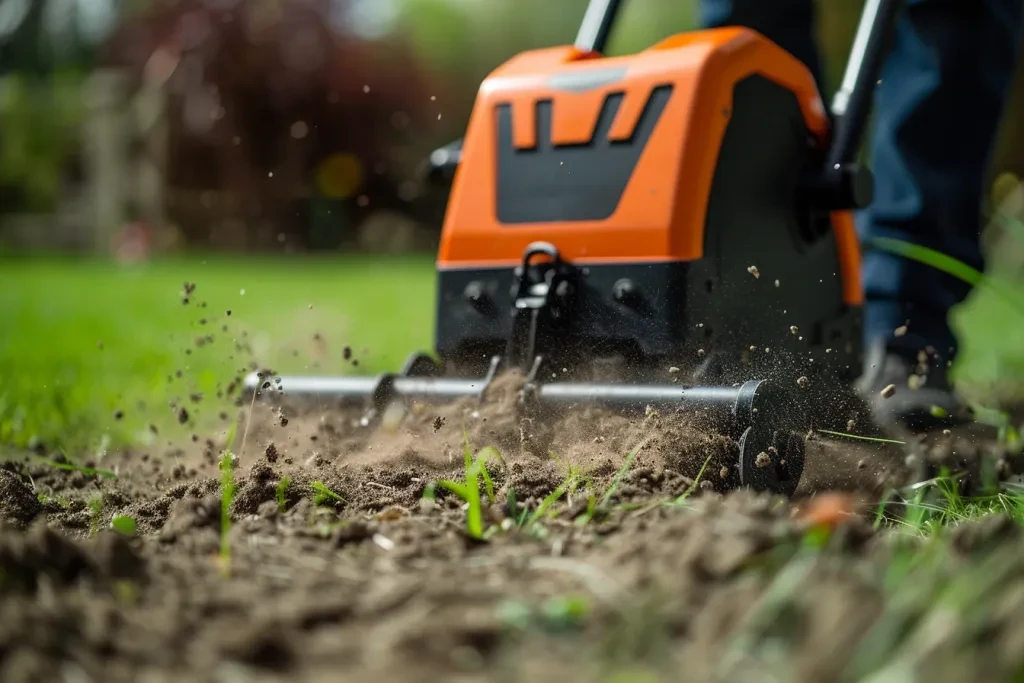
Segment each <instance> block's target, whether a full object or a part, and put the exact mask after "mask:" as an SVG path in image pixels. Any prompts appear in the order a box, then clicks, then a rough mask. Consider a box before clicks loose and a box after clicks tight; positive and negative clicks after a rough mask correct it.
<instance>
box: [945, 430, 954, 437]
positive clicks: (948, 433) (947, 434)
mask: <svg viewBox="0 0 1024 683" xmlns="http://www.w3.org/2000/svg"><path fill="white" fill-rule="evenodd" d="M952 433H953V432H951V431H949V430H948V429H943V430H942V435H943V436H949V435H950V434H952Z"/></svg>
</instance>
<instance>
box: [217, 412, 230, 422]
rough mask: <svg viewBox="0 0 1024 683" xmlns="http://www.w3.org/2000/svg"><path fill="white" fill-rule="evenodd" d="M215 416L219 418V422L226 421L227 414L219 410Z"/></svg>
mask: <svg viewBox="0 0 1024 683" xmlns="http://www.w3.org/2000/svg"><path fill="white" fill-rule="evenodd" d="M217 417H218V418H220V421H221V422H227V421H228V414H227V413H225V412H224V411H223V410H222V411H220V412H219V413H217Z"/></svg>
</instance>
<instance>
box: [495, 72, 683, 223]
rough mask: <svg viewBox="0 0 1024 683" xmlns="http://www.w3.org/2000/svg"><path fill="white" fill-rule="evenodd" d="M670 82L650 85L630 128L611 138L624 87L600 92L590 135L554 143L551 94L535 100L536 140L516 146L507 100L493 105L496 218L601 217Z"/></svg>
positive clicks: (613, 203) (618, 194)
mask: <svg viewBox="0 0 1024 683" xmlns="http://www.w3.org/2000/svg"><path fill="white" fill-rule="evenodd" d="M671 94H672V86H671V85H662V86H658V87H656V88H654V89H653V90H652V91H651V94H650V96H649V97H648V99H647V103H646V104H645V105H644V109H643V111H642V112H641V114H640V118H639V120H638V121H637V124H636V128H635V129H634V130H633V134H632V135H631V136H630V137H629V139H627V140H622V141H614V142H613V141H611V140H609V139H608V132H609V131H610V130H611V127H612V122H613V121H614V120H615V115H616V114H617V113H618V111H619V107H620V105H621V104H622V100H623V97H624V95H623V93H621V92H614V93H609V94H608V95H606V96H605V99H604V102H603V103H602V105H601V112H600V114H599V115H598V119H597V125H596V126H595V127H594V133H593V135H592V136H591V138H590V140H588V141H587V142H585V143H582V144H571V145H553V144H552V142H551V129H552V121H553V107H554V106H556V105H555V103H553V102H552V101H551V100H541V101H538V102H537V103H536V114H537V116H536V125H537V134H536V138H537V145H536V146H535V147H533V148H530V149H516V148H515V146H514V144H513V140H512V105H510V104H500V105H498V107H497V111H496V114H497V119H498V120H497V128H498V140H497V143H498V171H497V180H498V188H497V195H498V220H499V221H501V222H502V223H512V224H515V223H552V222H560V221H595V220H604V219H606V218H608V217H609V216H611V215H612V213H614V212H615V208H616V207H617V206H618V205H619V201H620V200H621V199H622V194H623V193H624V192H625V190H626V185H627V184H628V183H629V179H630V177H632V175H633V171H634V170H635V169H636V165H637V162H638V161H639V159H640V154H641V153H642V152H643V150H644V148H645V147H646V146H647V143H648V141H649V140H650V139H651V134H652V133H653V132H654V127H655V125H657V123H658V120H659V119H660V118H661V115H662V113H663V112H664V111H665V106H666V105H667V104H668V100H669V97H670V96H671Z"/></svg>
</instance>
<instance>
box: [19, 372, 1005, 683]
mask: <svg viewBox="0 0 1024 683" xmlns="http://www.w3.org/2000/svg"><path fill="white" fill-rule="evenodd" d="M518 386H519V385H518V381H517V380H516V378H515V377H509V378H505V379H503V380H501V381H500V382H499V383H497V384H496V385H495V386H494V387H493V389H492V391H491V392H490V393H489V394H488V397H487V400H486V401H485V403H483V404H482V405H478V404H476V403H473V402H471V401H463V402H457V403H454V404H452V405H448V406H442V407H436V406H418V407H415V408H414V409H411V410H409V411H408V412H404V413H403V412H394V411H389V412H387V413H386V414H385V415H384V416H381V420H380V422H379V423H373V422H371V423H369V424H364V423H363V418H364V417H365V415H364V414H363V413H360V412H353V411H341V410H333V409H332V410H326V409H320V408H317V409H312V408H307V409H300V408H299V407H295V406H284V407H283V408H276V407H272V406H268V405H263V404H260V403H257V404H256V405H255V406H254V407H253V408H252V409H251V412H250V410H249V406H244V407H243V411H244V416H243V419H242V420H241V423H240V425H241V428H240V433H239V434H236V441H235V446H234V451H235V452H236V453H237V456H236V457H235V458H233V459H232V458H231V457H230V455H229V456H228V457H227V458H224V457H222V453H223V452H224V451H225V450H226V449H227V447H228V444H227V443H226V442H225V439H226V435H225V434H218V435H213V436H211V437H210V438H209V439H200V440H199V441H198V442H197V443H192V442H188V443H187V444H185V445H183V446H182V447H181V448H178V449H175V450H173V451H171V452H168V453H150V454H143V453H122V454H119V455H117V456H109V457H108V459H106V460H105V461H104V462H102V463H86V464H87V465H95V466H100V467H103V468H105V469H112V470H114V471H115V472H116V473H117V476H116V477H105V476H102V475H101V474H90V473H83V472H80V471H67V470H64V469H58V468H55V467H53V466H52V465H53V463H52V462H45V461H44V460H45V459H43V458H39V457H36V456H31V457H25V458H14V459H13V460H10V461H8V462H5V463H4V464H3V465H2V468H0V525H2V526H0V593H2V596H0V615H2V618H0V680H3V681H9V682H11V683H15V682H18V683H20V682H23V681H24V682H28V681H101V680H102V681H147V682H152V683H156V682H160V681H178V680H190V681H217V682H221V681H264V680H280V679H285V678H286V679H287V680H295V681H348V680H351V681H373V680H396V681H397V680H401V681H438V680H444V681H477V680H480V681H483V680H493V681H505V680H509V681H510V680H531V681H566V680H572V681H620V682H624V681H656V680H688V681H719V680H721V681H737V680H755V678H756V680H769V679H768V678H764V677H763V676H764V675H767V673H769V672H773V673H774V674H777V673H778V670H777V667H776V665H777V664H778V662H777V661H776V660H778V658H779V657H780V656H782V655H780V654H779V653H780V652H782V653H784V654H786V662H787V664H786V666H788V667H789V668H788V669H787V670H786V673H785V675H784V676H782V677H781V678H775V679H771V680H787V681H808V682H810V681H814V682H815V683H821V682H827V681H839V680H844V679H843V678H842V677H841V675H842V674H843V671H844V667H846V665H847V664H848V663H849V662H850V661H851V660H852V657H853V655H854V648H853V645H854V644H856V643H857V642H859V641H860V640H861V639H862V638H863V637H864V636H865V635H866V634H868V633H869V632H870V630H871V628H872V626H873V625H874V624H875V623H876V620H877V619H878V617H879V614H880V613H881V611H882V609H883V605H884V602H885V587H884V585H883V583H882V582H881V581H877V580H873V579H872V570H871V568H872V567H877V566H879V562H881V559H880V558H883V557H884V556H885V554H886V553H889V552H891V544H890V543H888V542H886V541H885V539H886V538H887V536H886V535H885V534H883V533H882V532H879V531H877V530H875V529H874V528H872V526H871V525H870V524H869V522H868V521H866V520H867V518H869V517H870V515H871V514H872V513H873V511H874V501H875V500H877V498H878V495H879V493H880V492H881V491H882V490H883V489H884V488H885V487H887V486H891V485H894V484H898V483H900V482H902V481H905V480H906V478H907V477H908V476H912V475H913V474H914V470H915V468H920V467H921V466H923V464H927V463H929V462H931V463H934V462H947V461H950V459H952V460H954V461H956V462H961V461H963V462H967V461H971V462H973V460H971V459H972V458H976V456H977V453H976V451H977V450H978V449H979V448H980V446H977V443H978V442H977V441H976V440H974V437H971V436H957V435H942V436H941V437H933V438H932V440H931V441H927V442H922V443H917V442H915V443H913V444H912V446H913V448H914V449H916V450H914V451H913V452H912V453H911V454H910V455H909V456H908V455H907V451H906V450H905V449H903V448H896V447H894V446H891V445H879V444H876V443H867V442H858V441H850V440H831V439H826V438H823V437H822V436H820V435H813V437H812V438H811V439H810V440H809V441H808V451H807V469H806V471H805V474H804V478H803V480H802V481H801V484H800V487H799V489H798V491H797V495H796V496H795V498H794V499H792V500H788V499H783V498H780V497H773V496H768V495H763V494H755V493H752V492H749V491H723V490H722V489H723V485H722V484H723V482H725V481H726V480H727V479H728V478H729V474H730V473H729V468H730V467H731V466H732V462H733V458H734V457H735V453H736V449H737V446H736V444H735V443H734V442H732V441H730V440H729V439H727V438H724V437H722V436H720V435H718V434H715V433H711V432H708V431H705V430H703V429H701V427H700V426H699V425H697V424H694V423H693V421H692V420H691V419H689V418H687V417H686V416H684V415H679V414H660V413H657V412H650V411H649V412H648V413H646V414H644V415H639V416H636V417H634V418H629V417H622V416H614V415H610V414H605V413H603V412H601V411H597V410H579V411H575V412H572V413H570V414H568V415H565V416H562V417H559V418H557V419H550V420H541V419H538V418H524V417H523V416H522V415H520V413H519V412H518V410H517V403H516V396H517V389H518ZM958 439H960V441H958ZM467 441H468V443H469V445H470V448H471V451H472V452H479V451H480V449H482V448H484V447H487V446H493V447H495V448H497V449H499V452H500V454H501V456H502V458H501V459H500V460H499V459H496V458H495V459H490V460H488V461H487V465H486V467H487V471H488V473H489V475H490V477H491V479H492V484H493V489H494V502H493V503H490V502H489V500H488V498H487V496H486V495H485V497H484V506H483V514H482V516H483V521H484V523H485V525H486V526H487V527H490V528H493V529H494V530H495V531H494V532H493V533H492V534H491V535H489V536H488V538H487V539H486V540H480V539H476V538H472V537H471V536H470V535H469V534H468V533H467V531H466V528H467V527H466V519H467V514H466V512H465V511H464V510H463V504H462V501H461V500H460V499H459V498H457V497H456V496H455V495H453V494H452V493H450V492H448V491H447V489H445V488H444V487H443V486H439V485H436V482H440V481H442V480H454V481H462V480H464V477H465V463H464V457H465V453H466V448H467V446H466V444H467ZM972 448H973V449H974V450H971V449H972ZM631 452H635V453H636V455H635V459H634V460H633V461H632V462H631V466H630V467H629V468H628V471H626V472H625V473H624V475H623V476H621V479H620V478H618V475H619V473H620V470H621V469H622V467H623V463H624V462H625V458H626V454H627V453H631ZM965 459H966V460H965ZM225 463H231V466H230V467H228V468H227V472H226V474H227V475H228V476H230V477H232V478H233V482H234V485H235V490H234V497H233V499H232V502H231V504H230V507H229V508H228V509H227V510H224V509H222V502H223V500H224V498H223V497H222V486H223V484H224V480H225V471H224V468H223V464H225ZM702 467H703V471H702ZM698 475H700V476H698ZM567 481H571V482H573V485H571V486H568V487H567V488H565V487H563V489H562V490H561V491H557V490H558V489H559V487H560V486H563V485H564V484H566V482H567ZM616 482H617V483H616ZM610 487H611V488H612V491H611V493H610V495H608V496H607V497H606V498H605V493H606V492H607V491H609V488H610ZM482 490H485V489H483V488H482ZM430 491H433V492H434V495H433V497H431V496H430V495H425V494H428V493H429V492H430ZM556 491H557V492H559V493H562V494H563V495H561V496H560V497H559V498H558V500H557V501H555V502H554V503H553V504H551V505H550V507H547V508H546V509H547V512H548V513H549V514H548V516H547V517H546V518H545V519H544V520H543V521H542V522H540V523H538V524H533V525H531V524H523V525H522V526H517V525H516V523H515V522H514V518H517V516H518V514H519V511H520V510H521V509H523V507H525V509H527V510H529V511H531V512H532V511H534V510H536V509H537V508H538V506H540V505H542V502H543V501H544V500H545V498H547V497H549V496H552V493H553V492H556ZM826 491H829V492H832V493H830V494H829V495H828V496H825V495H824V494H823V492H826ZM837 491H842V492H845V493H842V494H839V493H836V492H837ZM512 492H514V494H513V495H510V493H512ZM512 498H514V500H515V507H514V508H513V506H512V504H511V502H510V499H512ZM670 500H675V501H676V502H677V503H679V504H677V505H662V504H659V503H662V502H665V501H670ZM591 501H594V502H591ZM829 505H831V506H833V507H834V508H835V510H838V514H840V515H841V517H840V518H838V519H837V518H836V516H835V514H832V513H829V515H826V517H822V516H821V515H822V514H824V513H823V512H822V510H825V509H826V508H827V509H832V508H828V506H829ZM844 513H845V514H844ZM861 513H863V514H861ZM816 515H817V516H816ZM225 517H226V519H227V522H228V523H225V522H224V520H225ZM115 518H117V520H118V523H116V524H115V523H114V521H115ZM129 518H130V520H132V521H134V526H135V528H134V530H131V529H126V528H125V527H124V526H123V522H124V521H125V519H129ZM822 519H827V520H831V521H830V522H829V523H830V524H832V523H834V524H836V525H837V526H836V528H835V530H834V531H833V533H832V536H831V540H830V541H829V544H830V545H829V546H828V551H827V552H826V553H824V554H823V555H822V556H820V557H819V558H818V560H817V561H815V562H813V563H812V564H810V565H807V568H806V573H805V574H802V575H800V576H799V577H798V578H796V579H792V577H791V578H790V579H787V580H795V581H798V582H799V587H800V590H798V591H793V592H791V594H789V597H788V598H786V599H785V600H784V601H783V602H782V603H778V599H777V598H776V597H772V596H775V595H776V593H775V592H776V591H777V590H778V586H779V581H782V580H783V579H782V578H781V577H782V576H783V574H785V572H783V574H776V570H777V569H778V568H779V567H780V566H782V564H783V563H784V562H786V561H787V560H790V562H789V564H787V565H786V566H787V567H804V566H805V565H803V564H800V563H799V562H795V560H793V558H796V557H797V556H798V555H799V553H800V549H801V547H802V543H803V541H804V539H805V538H806V537H807V533H808V532H809V530H811V529H812V526H813V525H814V524H815V523H816V521H815V520H817V522H821V520H822ZM998 519H999V518H997V520H998ZM587 520H589V521H587ZM584 521H586V523H583V522H584ZM964 528H965V529H966V531H962V532H961V536H960V538H959V539H958V543H957V547H958V548H959V549H960V551H961V552H963V553H964V554H965V556H966V555H969V554H970V553H972V552H974V551H975V549H976V548H977V547H982V546H985V544H986V542H987V540H990V539H992V538H994V537H998V538H1000V539H1003V540H1004V541H1006V542H1010V543H1016V544H1017V546H1016V547H1018V548H1021V549H1024V541H1022V540H1021V539H1018V538H1017V535H1018V532H1017V531H1016V529H1017V527H1016V526H1014V525H1009V526H1007V525H1000V524H998V523H992V522H986V524H985V525H982V526H975V525H968V526H966V527H964ZM787 571H788V570H787ZM787 576H788V575H787ZM773 577H775V578H773ZM1016 585H1017V588H1018V590H1016V592H1015V593H1012V594H1008V595H1009V597H1013V595H1020V594H1021V593H1020V590H1019V583H1018V584H1016ZM1008 599H1009V598H1008ZM1014 604H1016V603H1014ZM766 610H767V611H766ZM772 610H774V611H772ZM908 618H911V617H908ZM1022 635H1024V633H1022V629H1021V628H1020V625H1019V623H1018V624H1016V625H1015V624H1014V623H1013V620H1012V619H1009V618H1006V619H1002V620H1001V621H1000V620H998V619H996V618H995V617H993V621H992V622H991V624H990V628H989V629H988V630H985V631H984V633H983V634H981V635H979V636H978V638H980V639H981V641H983V642H984V647H983V646H982V645H979V644H978V643H977V642H975V641H972V642H975V645H976V648H975V651H976V652H977V653H981V654H983V655H985V656H980V655H979V656H977V657H975V658H972V659H971V662H972V666H973V667H974V668H973V669H972V671H971V676H972V677H973V678H974V679H976V680H1000V679H1002V677H1005V676H1006V675H1007V672H1009V671H1016V668H1015V667H1019V666H1020V665H1021V658H1022V655H1021V648H1020V646H1019V645H1020V643H1021V642H1022V641H1021V636H1022ZM981 641H978V642H981ZM780 644H781V645H780ZM783 645H784V649H783V650H779V647H783ZM979 648H981V649H979ZM950 652H953V650H950ZM957 652H958V651H957ZM751 653H755V654H751ZM947 659H948V658H947ZM947 659H943V658H942V657H939V658H937V659H936V660H935V661H936V662H938V664H936V665H935V666H932V665H930V664H926V665H924V666H925V667H926V669H927V670H928V671H929V672H930V677H931V678H932V679H933V680H940V681H945V680H964V678H963V673H964V672H963V670H962V669H958V668H956V666H954V665H953V664H951V663H950V662H953V663H955V662H958V661H960V660H949V661H947Z"/></svg>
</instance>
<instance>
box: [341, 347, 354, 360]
mask: <svg viewBox="0 0 1024 683" xmlns="http://www.w3.org/2000/svg"><path fill="white" fill-rule="evenodd" d="M341 357H342V358H344V359H345V360H351V359H352V347H351V346H346V347H345V348H344V349H342V350H341Z"/></svg>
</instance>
